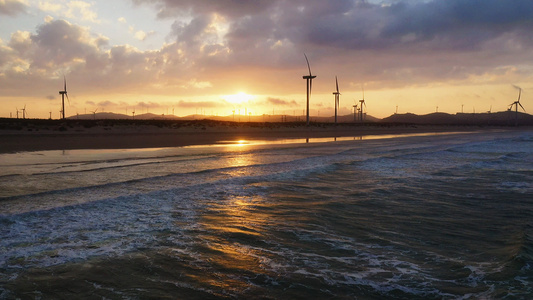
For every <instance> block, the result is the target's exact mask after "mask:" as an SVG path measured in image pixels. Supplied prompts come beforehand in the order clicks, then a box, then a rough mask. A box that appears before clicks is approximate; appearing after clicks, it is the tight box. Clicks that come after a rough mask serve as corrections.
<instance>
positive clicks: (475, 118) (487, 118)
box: [381, 111, 533, 126]
mask: <svg viewBox="0 0 533 300" xmlns="http://www.w3.org/2000/svg"><path fill="white" fill-rule="evenodd" d="M515 121H517V122H518V124H519V125H533V116H532V115H529V114H526V113H521V112H519V113H518V114H516V113H515V112H514V111H504V112H495V113H479V114H465V113H457V114H454V115H452V114H447V113H431V114H427V115H415V114H411V113H406V114H393V115H391V116H389V117H386V118H383V119H381V122H384V123H403V124H428V125H429V124H431V125H500V126H507V125H514V124H515Z"/></svg>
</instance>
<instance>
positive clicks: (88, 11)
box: [0, 0, 100, 23]
mask: <svg viewBox="0 0 533 300" xmlns="http://www.w3.org/2000/svg"><path fill="white" fill-rule="evenodd" d="M0 1H1V0H0ZM92 6H93V3H89V2H85V1H79V0H76V1H67V2H66V3H57V1H51V0H41V1H39V3H38V8H39V9H40V10H42V11H44V12H51V13H54V14H58V15H60V16H62V17H65V18H69V19H72V20H82V21H88V22H92V23H100V20H99V19H98V14H97V13H96V12H95V11H94V10H93V7H92Z"/></svg>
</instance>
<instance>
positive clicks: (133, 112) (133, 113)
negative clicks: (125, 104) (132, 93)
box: [131, 108, 135, 120]
mask: <svg viewBox="0 0 533 300" xmlns="http://www.w3.org/2000/svg"><path fill="white" fill-rule="evenodd" d="M131 113H132V115H133V119H134V120H135V108H134V109H133V111H132V112H131Z"/></svg>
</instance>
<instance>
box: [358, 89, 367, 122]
mask: <svg viewBox="0 0 533 300" xmlns="http://www.w3.org/2000/svg"><path fill="white" fill-rule="evenodd" d="M359 103H360V108H359V114H360V118H359V120H360V121H361V122H363V105H364V106H365V107H366V102H365V87H363V99H361V100H359Z"/></svg>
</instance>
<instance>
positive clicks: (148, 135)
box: [0, 121, 532, 153]
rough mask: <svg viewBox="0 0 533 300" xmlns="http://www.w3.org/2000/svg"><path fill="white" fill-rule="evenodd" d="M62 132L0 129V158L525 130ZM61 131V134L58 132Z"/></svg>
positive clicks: (318, 127) (137, 128) (190, 127)
mask: <svg viewBox="0 0 533 300" xmlns="http://www.w3.org/2000/svg"><path fill="white" fill-rule="evenodd" d="M60 126H62V127H57V126H56V127H53V126H50V125H43V124H37V125H36V124H32V123H28V125H26V127H23V128H16V129H11V128H9V129H6V128H3V129H0V141H1V142H0V153H17V152H28V151H45V150H74V149H140V148H164V147H183V146H194V145H211V144H217V143H220V142H222V141H237V140H273V141H274V140H279V139H298V138H304V139H306V138H310V139H311V138H328V137H331V138H341V137H361V136H367V135H389V134H410V133H433V132H435V133H442V132H472V131H474V132H483V131H493V130H509V131H513V130H531V129H532V128H531V127H520V128H514V127H500V126H484V127H482V126H456V125H449V126H447V125H418V124H417V125H413V124H379V123H375V124H347V123H341V124H338V125H335V124H331V123H316V124H312V125H310V126H309V127H308V126H305V125H303V124H301V123H298V124H295V123H234V122H210V121H198V122H188V123H183V124H180V123H168V124H166V126H161V125H160V124H156V125H154V124H148V123H140V124H131V123H127V124H121V123H113V122H100V123H97V122H96V123H95V124H94V125H93V126H90V127H88V126H86V125H84V124H80V123H70V124H67V125H65V124H64V123H63V124H61V125H60ZM62 128H63V129H62Z"/></svg>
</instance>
